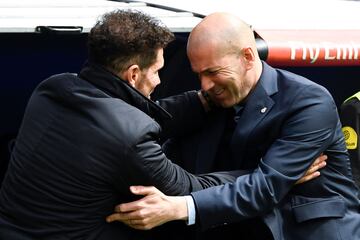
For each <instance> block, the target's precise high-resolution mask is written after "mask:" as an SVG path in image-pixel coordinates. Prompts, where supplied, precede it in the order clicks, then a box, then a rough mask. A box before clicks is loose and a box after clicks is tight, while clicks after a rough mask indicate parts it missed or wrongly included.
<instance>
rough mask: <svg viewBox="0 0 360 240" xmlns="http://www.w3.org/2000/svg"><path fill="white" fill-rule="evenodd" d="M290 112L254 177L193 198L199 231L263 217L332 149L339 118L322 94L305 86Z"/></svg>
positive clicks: (239, 178)
mask: <svg viewBox="0 0 360 240" xmlns="http://www.w3.org/2000/svg"><path fill="white" fill-rule="evenodd" d="M289 109H291V110H289V115H288V117H287V118H286V121H285V122H284V123H283V127H282V128H281V134H280V137H279V138H277V139H276V141H274V142H273V144H272V145H271V147H270V148H269V149H268V151H267V152H266V154H265V155H264V156H263V157H262V159H261V161H260V163H259V165H258V167H257V169H255V171H254V172H253V173H251V174H246V175H242V176H240V177H238V178H237V180H236V182H235V183H234V184H226V185H224V186H219V187H214V188H209V189H206V190H202V191H199V192H194V193H192V196H193V198H194V201H195V205H196V208H197V213H198V214H197V215H198V217H199V220H200V224H201V227H202V228H204V229H206V228H210V227H213V226H217V225H222V224H223V223H226V222H227V223H230V222H236V221H240V220H242V219H246V218H251V217H255V216H261V215H264V214H266V213H267V212H269V211H270V210H272V209H273V207H274V206H275V205H276V204H278V203H279V202H280V201H281V200H282V199H283V198H284V197H285V196H286V194H287V193H288V192H289V191H290V189H291V188H292V187H293V185H294V184H295V182H296V181H297V180H298V179H299V178H301V176H302V175H303V174H304V173H305V171H306V170H307V169H308V168H309V166H310V165H311V164H312V162H313V161H314V159H315V158H316V157H317V156H319V155H320V154H321V153H322V152H324V151H325V150H326V149H327V147H328V146H329V145H330V144H331V142H332V141H333V138H334V132H335V129H336V127H337V125H338V124H339V118H338V115H337V110H336V105H335V104H334V102H333V100H332V98H331V96H330V94H329V93H328V92H327V91H326V90H324V89H322V88H319V87H315V86H308V87H306V88H305V89H303V90H302V91H300V92H299V94H298V95H297V96H295V97H294V100H293V102H292V104H291V105H290V106H289Z"/></svg>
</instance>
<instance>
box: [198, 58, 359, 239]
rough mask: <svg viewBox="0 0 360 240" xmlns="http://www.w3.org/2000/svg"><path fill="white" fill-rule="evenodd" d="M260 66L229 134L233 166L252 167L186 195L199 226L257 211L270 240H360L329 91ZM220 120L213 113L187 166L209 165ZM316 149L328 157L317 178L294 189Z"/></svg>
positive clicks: (245, 216) (347, 167)
mask: <svg viewBox="0 0 360 240" xmlns="http://www.w3.org/2000/svg"><path fill="white" fill-rule="evenodd" d="M263 67H264V68H263V72H262V75H261V78H260V80H259V82H258V84H257V86H256V88H255V89H254V90H253V91H252V92H251V93H250V95H249V96H248V98H247V101H246V104H245V106H244V109H243V112H242V114H241V116H239V117H240V118H239V120H238V123H237V126H236V129H235V131H234V134H233V136H232V139H231V157H232V163H233V164H234V167H236V168H239V169H251V168H253V169H255V171H254V172H253V173H251V174H246V175H243V176H240V177H238V179H237V181H236V183H235V184H226V185H224V186H219V187H214V188H209V189H205V190H201V191H198V192H194V193H192V196H193V198H194V200H195V204H196V208H197V217H198V221H199V224H200V225H201V227H202V228H203V229H207V228H212V227H216V226H222V225H224V224H229V223H234V222H239V221H241V220H244V219H249V218H253V217H257V216H260V217H262V218H263V220H264V221H265V223H266V224H267V226H268V227H269V228H270V229H271V231H272V234H273V236H274V239H276V240H277V239H291V240H294V239H306V240H312V239H314V240H315V239H327V240H328V239H330V240H332V239H360V214H359V206H360V205H359V200H358V198H357V191H358V190H357V188H356V186H355V184H354V182H353V180H352V176H351V171H350V162H349V158H348V154H347V151H346V147H345V144H344V139H343V134H342V131H341V124H340V121H339V117H338V113H337V109H336V105H335V103H334V101H333V99H332V97H331V95H330V94H329V93H328V91H327V90H326V89H324V88H323V87H321V86H319V85H317V84H315V83H313V82H311V81H309V80H307V79H305V78H303V77H300V76H298V75H295V74H292V73H289V72H287V71H282V70H278V69H274V68H271V67H270V66H268V65H267V64H266V63H263ZM222 118H223V115H221V114H219V115H218V117H216V116H215V117H214V119H213V120H211V121H210V123H209V126H208V127H210V126H211V128H207V129H205V130H203V133H202V134H203V137H202V142H200V143H199V142H198V143H194V144H198V145H193V146H194V149H197V150H194V152H193V154H194V156H195V158H196V159H195V160H196V161H197V163H196V164H198V165H197V166H192V167H193V168H195V169H199V166H202V168H203V170H204V171H207V170H208V169H211V167H212V166H213V165H214V162H213V161H214V159H215V157H214V156H215V154H216V146H217V145H218V143H219V141H220V140H219V139H220V136H221V132H222V131H223V126H222V125H221V124H217V123H219V121H223V120H224V119H222ZM200 135H201V134H200ZM205 135H206V137H204V136H205ZM322 152H324V153H325V154H327V155H328V160H327V166H326V167H325V168H324V169H322V170H321V176H320V177H318V178H317V179H315V180H312V181H310V182H307V183H305V184H301V185H296V186H294V183H295V182H296V181H297V180H298V179H299V178H300V177H301V176H302V175H303V174H304V172H305V171H306V170H307V169H308V168H309V166H310V165H311V164H312V162H313V161H314V159H315V158H316V157H317V156H319V155H320V154H321V153H322ZM200 155H201V156H202V157H196V156H200Z"/></svg>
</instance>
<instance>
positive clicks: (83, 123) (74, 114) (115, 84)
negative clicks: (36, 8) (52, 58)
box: [0, 10, 237, 240]
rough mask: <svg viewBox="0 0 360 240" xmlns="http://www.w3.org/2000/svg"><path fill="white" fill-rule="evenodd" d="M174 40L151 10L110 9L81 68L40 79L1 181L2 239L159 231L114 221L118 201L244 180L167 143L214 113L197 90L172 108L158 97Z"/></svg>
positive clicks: (136, 235)
mask: <svg viewBox="0 0 360 240" xmlns="http://www.w3.org/2000/svg"><path fill="white" fill-rule="evenodd" d="M173 39H174V35H173V34H172V33H171V32H170V31H169V30H168V29H167V28H165V27H163V26H162V25H161V24H160V22H159V21H157V20H156V19H154V18H152V17H150V16H148V15H145V14H143V13H140V12H133V11H122V10H119V11H115V12H111V13H107V14H105V15H104V16H103V18H102V19H101V20H100V21H98V22H97V23H96V25H95V26H94V27H93V28H92V29H91V31H90V34H89V39H88V49H89V61H88V62H87V63H86V64H85V66H84V67H83V68H82V70H81V71H80V73H79V74H78V75H77V74H70V73H64V74H58V75H55V76H52V77H50V78H48V79H46V80H45V81H43V82H42V83H40V85H39V86H38V87H37V88H36V89H35V91H34V92H33V94H32V96H31V99H30V100H29V103H28V106H27V109H26V112H25V115H24V119H23V123H22V126H21V129H20V132H19V135H18V137H17V141H16V144H15V147H14V150H13V152H12V156H11V161H10V164H9V169H8V172H7V174H6V177H5V179H4V182H3V186H2V189H1V193H0V229H1V230H0V238H1V239H4V238H5V239H19V238H21V237H22V236H23V235H24V236H25V235H27V236H28V237H29V238H33V239H107V240H108V239H141V238H143V237H150V236H151V234H152V233H150V232H148V233H142V232H140V231H134V230H132V229H131V228H129V227H127V226H125V225H123V224H119V223H116V224H108V223H106V222H105V217H106V216H107V215H109V214H110V213H111V212H112V211H113V208H114V206H115V204H117V203H119V202H124V201H129V200H131V199H134V198H133V197H132V196H131V194H130V192H129V186H130V185H133V184H148V185H155V186H157V187H159V188H160V189H162V190H163V191H165V192H167V193H168V194H176V195H181V194H187V193H189V192H190V191H191V190H196V189H202V188H205V187H207V186H211V185H215V184H221V183H224V182H227V181H230V180H234V179H235V178H234V177H233V176H232V175H231V174H230V173H229V174H223V175H221V174H210V175H207V176H202V177H195V176H193V175H191V174H189V173H187V172H186V171H184V170H183V169H181V168H179V167H178V166H177V165H174V164H172V163H171V162H170V160H168V159H167V158H166V156H165V155H164V154H163V152H162V150H161V146H160V145H159V142H158V141H159V139H160V138H161V137H164V136H176V134H186V132H187V131H191V129H192V128H195V127H196V126H198V125H199V124H200V123H201V120H202V116H203V115H204V114H205V111H204V108H203V104H202V102H201V100H203V101H204V99H202V98H201V96H200V94H199V93H198V92H196V91H192V92H187V93H184V94H182V95H179V96H177V97H173V98H169V99H165V100H163V101H161V102H160V104H162V105H163V106H164V107H165V108H166V109H168V111H166V110H164V109H163V108H162V107H160V106H159V104H157V103H155V102H153V101H151V100H150V99H149V96H150V94H151V92H152V91H153V89H154V88H155V86H156V85H158V84H159V83H160V79H159V76H158V71H159V69H161V68H162V67H163V65H164V60H163V48H164V47H165V46H166V45H167V44H168V43H169V42H170V41H172V40H173ZM203 103H204V104H206V103H205V102H203ZM185 109H186V112H187V113H190V115H188V114H186V115H185V114H184V113H185ZM171 115H172V116H173V118H171ZM180 123H181V126H183V127H182V128H181V127H173V126H174V125H176V126H178V125H180ZM236 174H237V173H236Z"/></svg>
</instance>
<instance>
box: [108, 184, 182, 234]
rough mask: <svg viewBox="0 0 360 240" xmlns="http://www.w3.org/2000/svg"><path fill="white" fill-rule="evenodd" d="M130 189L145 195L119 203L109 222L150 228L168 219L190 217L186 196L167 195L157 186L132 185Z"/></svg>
mask: <svg viewBox="0 0 360 240" xmlns="http://www.w3.org/2000/svg"><path fill="white" fill-rule="evenodd" d="M130 191H131V192H132V193H134V194H136V195H143V196H144V197H143V198H141V199H140V200H137V201H134V202H130V203H124V204H119V205H117V206H116V207H115V213H113V214H112V215H110V216H108V217H107V218H106V221H107V222H113V221H121V222H123V223H125V224H126V225H128V226H130V227H132V228H135V229H140V230H149V229H152V228H154V227H156V226H160V225H161V224H164V223H166V222H168V221H172V220H186V219H187V218H188V214H187V204H186V199H185V197H172V196H166V195H164V194H163V193H162V192H160V191H159V190H158V189H157V188H155V187H145V186H131V187H130Z"/></svg>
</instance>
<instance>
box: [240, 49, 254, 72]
mask: <svg viewBox="0 0 360 240" xmlns="http://www.w3.org/2000/svg"><path fill="white" fill-rule="evenodd" d="M242 51H243V56H244V58H245V62H246V66H247V67H246V68H247V69H250V68H252V67H253V66H254V62H255V54H254V51H253V49H252V48H251V47H247V48H243V49H242Z"/></svg>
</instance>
